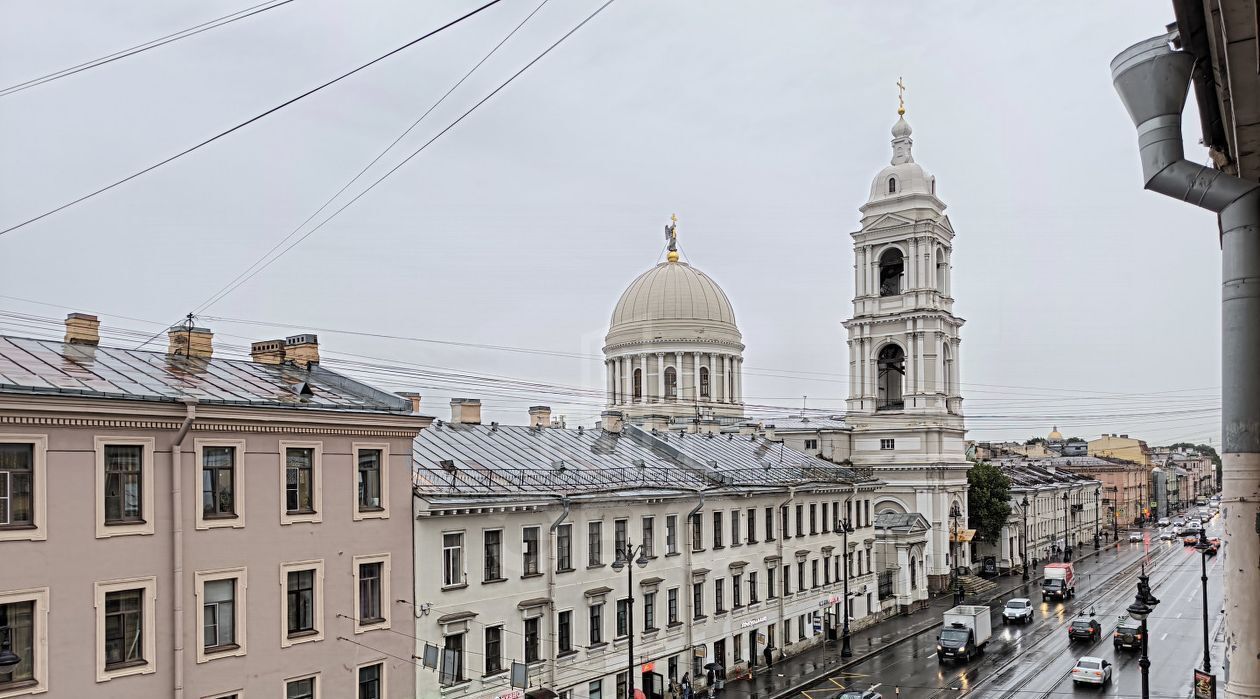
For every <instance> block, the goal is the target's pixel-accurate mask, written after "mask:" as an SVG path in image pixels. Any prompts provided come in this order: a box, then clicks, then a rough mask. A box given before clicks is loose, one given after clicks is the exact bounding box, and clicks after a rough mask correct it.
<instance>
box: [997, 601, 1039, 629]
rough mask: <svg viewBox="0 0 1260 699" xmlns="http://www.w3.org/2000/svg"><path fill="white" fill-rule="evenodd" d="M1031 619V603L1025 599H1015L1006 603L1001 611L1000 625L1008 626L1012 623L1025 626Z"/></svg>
mask: <svg viewBox="0 0 1260 699" xmlns="http://www.w3.org/2000/svg"><path fill="white" fill-rule="evenodd" d="M1032 618H1033V603H1032V600H1030V599H1028V598H1027V597H1016V598H1015V599H1012V600H1007V601H1006V607H1005V608H1003V609H1002V623H1004V624H1009V623H1011V622H1012V621H1015V622H1019V623H1021V624H1027V623H1028V622H1030V621H1032Z"/></svg>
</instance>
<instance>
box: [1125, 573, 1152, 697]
mask: <svg viewBox="0 0 1260 699" xmlns="http://www.w3.org/2000/svg"><path fill="white" fill-rule="evenodd" d="M1137 588H1138V591H1137V595H1136V596H1135V598H1134V600H1133V604H1130V605H1129V609H1128V612H1129V616H1131V617H1133V618H1134V619H1137V620H1138V621H1140V622H1142V629H1141V634H1142V657H1140V658H1138V667H1139V668H1141V670H1142V699H1150V696H1151V659H1150V657H1149V656H1150V638H1151V635H1150V634H1149V633H1147V628H1146V618H1147V617H1148V616H1150V614H1151V612H1153V611H1155V605H1157V604H1159V600H1157V599H1155V597H1154V595H1152V594H1151V586H1150V583H1149V582H1148V578H1147V577H1146V564H1145V563H1143V564H1142V574H1141V575H1139V576H1138V584H1137Z"/></svg>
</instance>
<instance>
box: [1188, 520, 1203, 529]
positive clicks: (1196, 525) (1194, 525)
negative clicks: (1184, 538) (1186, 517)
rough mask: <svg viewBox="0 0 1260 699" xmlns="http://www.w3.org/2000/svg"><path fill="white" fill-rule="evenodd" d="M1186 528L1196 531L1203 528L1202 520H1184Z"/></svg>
mask: <svg viewBox="0 0 1260 699" xmlns="http://www.w3.org/2000/svg"><path fill="white" fill-rule="evenodd" d="M1186 529H1189V530H1190V531H1196V532H1197V531H1199V530H1201V529H1203V522H1202V521H1200V520H1197V519H1192V520H1190V521H1189V522H1186Z"/></svg>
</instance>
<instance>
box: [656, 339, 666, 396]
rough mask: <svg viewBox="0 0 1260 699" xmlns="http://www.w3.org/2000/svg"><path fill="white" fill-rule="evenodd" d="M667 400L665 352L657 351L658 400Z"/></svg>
mask: <svg viewBox="0 0 1260 699" xmlns="http://www.w3.org/2000/svg"><path fill="white" fill-rule="evenodd" d="M655 402H657V403H664V402H665V353H664V352H657V353H656V401H655Z"/></svg>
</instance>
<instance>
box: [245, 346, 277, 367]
mask: <svg viewBox="0 0 1260 699" xmlns="http://www.w3.org/2000/svg"><path fill="white" fill-rule="evenodd" d="M249 358H250V359H252V360H254V361H255V362H256V363H258V364H281V363H283V362H284V340H263V341H262V342H252V343H250V345H249Z"/></svg>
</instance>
